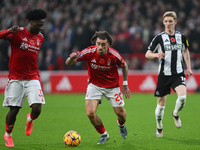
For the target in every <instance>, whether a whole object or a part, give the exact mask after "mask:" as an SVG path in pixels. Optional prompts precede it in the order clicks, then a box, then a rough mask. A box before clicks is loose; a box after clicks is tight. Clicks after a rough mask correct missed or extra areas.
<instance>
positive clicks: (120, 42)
mask: <svg viewBox="0 0 200 150" xmlns="http://www.w3.org/2000/svg"><path fill="white" fill-rule="evenodd" d="M32 8H42V9H44V10H45V11H46V12H47V14H48V17H47V19H46V24H45V27H44V30H43V31H42V33H43V35H44V37H45V41H44V43H43V45H42V47H41V50H40V51H39V54H38V65H39V69H40V72H41V79H42V82H43V86H44V91H45V92H50V93H51V92H84V91H85V87H86V79H87V73H86V65H85V63H82V62H80V63H76V64H75V65H72V66H70V67H69V66H66V65H65V64H64V62H65V60H66V58H67V57H68V56H69V54H70V53H71V52H72V51H76V50H78V51H80V50H81V49H84V48H86V47H88V46H90V45H91V42H90V39H91V37H92V35H93V34H94V32H95V31H98V30H106V31H108V32H109V33H110V34H111V35H112V37H113V39H114V43H113V45H112V47H114V48H115V49H117V50H118V51H119V53H120V54H122V56H123V57H124V59H125V60H126V62H127V64H128V66H129V70H130V71H129V72H130V76H131V77H130V78H131V80H129V82H130V83H131V86H133V85H134V84H136V85H137V87H131V90H132V91H135V92H152V91H153V89H154V88H155V83H156V79H155V74H156V72H157V68H158V62H157V60H146V59H145V58H144V54H145V52H146V50H147V46H148V44H149V43H150V41H151V40H152V38H153V37H154V36H155V35H156V34H158V33H160V32H162V31H163V29H164V28H163V24H162V15H163V13H164V12H165V11H167V10H174V11H176V12H177V15H178V24H177V26H176V30H179V31H181V32H183V33H184V34H185V35H186V37H187V38H188V39H189V43H190V52H191V63H192V69H193V70H194V76H193V77H191V78H190V79H189V80H188V82H189V83H188V87H189V91H191V92H195V91H199V87H200V81H199V78H200V77H199V76H200V73H199V69H200V49H199V48H200V13H199V11H200V2H199V1H198V0H151V1H145V0H115V1H113V0H1V1H0V30H5V29H8V28H10V27H12V26H13V25H19V26H26V25H27V23H28V22H27V20H26V19H25V14H26V12H27V11H28V10H29V9H32ZM9 55H10V45H9V42H8V41H4V40H0V91H3V90H4V88H5V85H6V83H7V74H8V61H9ZM72 70H76V71H75V72H72ZM149 72H151V73H149ZM77 75H78V76H79V79H80V82H81V84H82V86H81V87H82V88H81V90H82V91H76V90H77V89H74V88H75V87H80V86H78V85H74V83H75V82H76V78H73V76H77ZM143 75H144V78H142V77H143ZM139 78H140V79H139ZM135 79H138V80H135ZM80 82H79V83H80ZM59 83H62V84H59ZM141 86H143V88H145V89H143V90H141V89H139V88H140V87H141ZM55 87H58V89H56V88H55ZM59 89H60V90H59ZM136 89H139V91H137V90H136ZM54 90H55V91H54Z"/></svg>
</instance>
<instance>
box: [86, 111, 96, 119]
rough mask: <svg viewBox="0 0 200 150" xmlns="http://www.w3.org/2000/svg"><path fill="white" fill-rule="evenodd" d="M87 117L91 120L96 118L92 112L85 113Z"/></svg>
mask: <svg viewBox="0 0 200 150" xmlns="http://www.w3.org/2000/svg"><path fill="white" fill-rule="evenodd" d="M87 116H88V118H90V119H92V118H94V117H95V116H96V113H95V112H93V111H87Z"/></svg>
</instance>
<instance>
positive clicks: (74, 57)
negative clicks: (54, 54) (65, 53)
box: [69, 51, 79, 60]
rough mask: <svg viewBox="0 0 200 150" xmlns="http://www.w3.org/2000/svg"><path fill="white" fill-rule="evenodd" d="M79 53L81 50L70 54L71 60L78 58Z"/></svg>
mask: <svg viewBox="0 0 200 150" xmlns="http://www.w3.org/2000/svg"><path fill="white" fill-rule="evenodd" d="M78 54H79V51H78V52H73V53H71V54H70V55H69V57H70V58H71V60H74V59H76V58H78Z"/></svg>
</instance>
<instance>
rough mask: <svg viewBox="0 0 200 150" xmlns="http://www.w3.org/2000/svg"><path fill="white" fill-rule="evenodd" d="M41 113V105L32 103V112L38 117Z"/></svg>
mask: <svg viewBox="0 0 200 150" xmlns="http://www.w3.org/2000/svg"><path fill="white" fill-rule="evenodd" d="M40 113H41V105H32V114H33V116H34V117H35V118H37V117H38V116H39V115H40Z"/></svg>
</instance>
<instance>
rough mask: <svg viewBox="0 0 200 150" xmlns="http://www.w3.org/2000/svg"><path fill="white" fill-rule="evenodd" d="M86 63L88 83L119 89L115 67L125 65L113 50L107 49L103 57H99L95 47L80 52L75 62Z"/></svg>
mask: <svg viewBox="0 0 200 150" xmlns="http://www.w3.org/2000/svg"><path fill="white" fill-rule="evenodd" d="M82 60H85V61H86V62H87V68H88V75H89V83H93V84H94V85H96V86H99V87H103V88H115V87H119V73H118V69H117V66H119V67H123V66H124V64H125V61H124V59H123V58H122V57H121V55H120V54H119V53H118V52H117V51H116V50H115V49H113V48H110V47H109V48H108V50H107V53H106V54H105V55H99V54H98V52H97V48H96V46H90V47H88V48H86V49H84V50H82V51H81V52H80V53H79V55H78V59H77V61H82Z"/></svg>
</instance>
